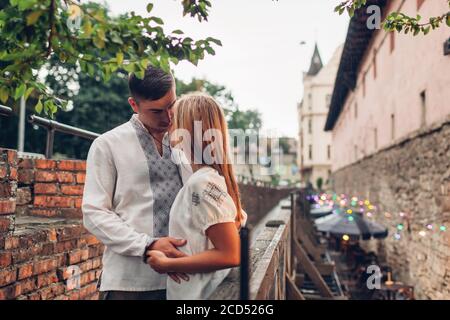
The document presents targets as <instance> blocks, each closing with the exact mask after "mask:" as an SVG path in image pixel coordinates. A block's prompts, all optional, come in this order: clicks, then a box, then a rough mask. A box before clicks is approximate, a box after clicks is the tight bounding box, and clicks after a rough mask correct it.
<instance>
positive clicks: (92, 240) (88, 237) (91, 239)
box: [83, 234, 100, 246]
mask: <svg viewBox="0 0 450 320" xmlns="http://www.w3.org/2000/svg"><path fill="white" fill-rule="evenodd" d="M83 238H84V239H85V240H86V243H87V244H88V245H90V246H91V245H94V244H98V243H100V241H98V239H97V238H96V237H95V236H93V235H92V234H87V235H85V236H83Z"/></svg>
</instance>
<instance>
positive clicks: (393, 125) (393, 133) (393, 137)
mask: <svg viewBox="0 0 450 320" xmlns="http://www.w3.org/2000/svg"><path fill="white" fill-rule="evenodd" d="M394 139H395V114H391V140H394Z"/></svg>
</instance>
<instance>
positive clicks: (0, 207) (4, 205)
mask: <svg viewBox="0 0 450 320" xmlns="http://www.w3.org/2000/svg"><path fill="white" fill-rule="evenodd" d="M14 211H16V200H0V215H2V214H11V213H14Z"/></svg>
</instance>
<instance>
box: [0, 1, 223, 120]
mask: <svg viewBox="0 0 450 320" xmlns="http://www.w3.org/2000/svg"><path fill="white" fill-rule="evenodd" d="M182 5H183V9H184V15H190V16H192V17H197V18H198V20H199V21H204V20H207V16H208V9H209V8H210V6H211V3H210V2H209V1H207V0H183V1H182ZM152 9H153V4H151V3H149V4H148V5H147V12H148V14H147V15H145V16H141V15H137V14H136V13H135V12H131V13H126V14H123V15H120V16H119V17H111V16H110V15H109V12H108V10H107V8H106V7H105V6H104V5H101V4H98V3H93V2H87V3H82V4H80V3H79V2H77V1H76V0H0V102H1V103H4V104H6V103H8V102H9V104H14V103H15V101H17V100H18V99H20V98H21V97H24V98H25V99H27V98H28V97H30V96H31V95H32V96H34V97H35V98H36V99H35V100H36V105H35V110H36V111H37V112H38V113H41V112H42V111H44V113H45V114H47V115H48V116H51V117H52V116H53V115H54V114H55V113H56V112H57V110H58V108H61V109H65V108H66V106H67V103H68V102H67V100H65V99H61V97H58V96H57V95H56V94H55V93H54V92H53V91H52V90H51V89H50V88H49V87H47V86H46V85H45V83H44V82H42V81H41V80H40V79H39V72H40V70H41V69H42V67H44V66H45V64H46V63H48V61H49V59H51V58H53V59H56V60H57V61H59V62H61V63H62V64H65V65H68V66H71V67H72V68H74V69H77V70H78V71H80V72H81V73H84V74H88V75H89V76H91V77H97V78H100V79H102V80H103V81H108V80H109V79H110V78H111V76H112V74H113V73H115V72H117V71H118V70H120V69H123V70H125V71H127V72H134V73H135V74H136V75H137V76H138V77H141V78H142V77H143V76H144V70H145V68H146V67H147V66H148V65H149V64H152V65H155V66H158V67H161V68H162V69H164V70H166V71H168V70H169V69H170V66H171V63H173V64H177V63H178V62H179V61H181V60H187V61H190V62H191V63H193V64H194V65H197V63H198V61H199V60H202V59H203V58H204V57H205V54H211V55H214V54H215V51H214V49H213V46H220V45H221V42H220V41H219V40H217V39H214V38H211V37H208V38H206V39H202V40H197V41H195V40H193V39H192V38H190V37H187V36H185V35H184V33H183V31H181V30H173V31H172V32H170V33H167V32H166V31H165V30H164V29H163V25H164V21H163V20H162V19H161V18H159V17H155V16H153V15H151V12H152Z"/></svg>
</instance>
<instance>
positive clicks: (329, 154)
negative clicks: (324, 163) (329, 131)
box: [327, 145, 331, 160]
mask: <svg viewBox="0 0 450 320" xmlns="http://www.w3.org/2000/svg"><path fill="white" fill-rule="evenodd" d="M327 158H328V160H330V159H331V146H330V145H328V146H327Z"/></svg>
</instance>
